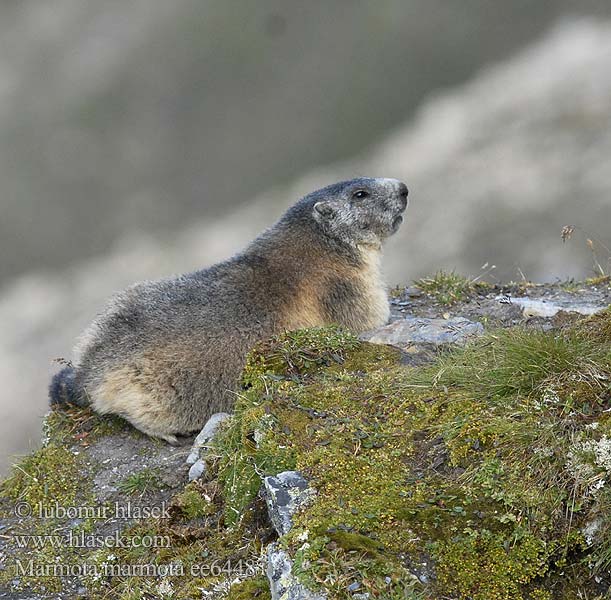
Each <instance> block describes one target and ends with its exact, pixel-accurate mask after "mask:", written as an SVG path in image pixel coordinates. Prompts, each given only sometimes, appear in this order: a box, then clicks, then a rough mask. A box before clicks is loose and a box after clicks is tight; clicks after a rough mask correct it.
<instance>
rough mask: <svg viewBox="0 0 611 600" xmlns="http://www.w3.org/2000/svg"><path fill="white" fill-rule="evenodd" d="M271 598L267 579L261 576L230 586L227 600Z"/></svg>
mask: <svg viewBox="0 0 611 600" xmlns="http://www.w3.org/2000/svg"><path fill="white" fill-rule="evenodd" d="M271 597H272V596H271V594H270V591H269V583H268V582H267V578H266V577H265V576H264V575H261V576H259V577H256V578H253V579H247V580H246V581H243V582H242V583H238V584H234V585H232V586H231V589H230V590H229V594H228V595H227V600H254V599H259V600H271Z"/></svg>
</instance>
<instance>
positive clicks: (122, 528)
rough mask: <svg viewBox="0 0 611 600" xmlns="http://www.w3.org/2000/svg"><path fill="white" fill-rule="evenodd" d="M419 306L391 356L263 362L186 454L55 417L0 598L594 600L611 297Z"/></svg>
mask: <svg viewBox="0 0 611 600" xmlns="http://www.w3.org/2000/svg"><path fill="white" fill-rule="evenodd" d="M448 282H449V283H448ZM446 285H451V289H447V288H445V287H444V286H446ZM422 286H423V287H422V288H419V289H415V288H414V287H413V286H412V287H410V288H400V289H397V290H395V292H394V295H393V311H392V320H391V324H390V326H394V327H395V332H394V334H393V337H392V342H393V344H394V347H391V346H387V345H386V344H384V343H381V344H372V343H365V342H358V341H357V340H356V338H354V336H351V335H349V334H347V333H346V332H340V331H338V330H334V329H329V330H324V329H323V330H305V331H302V332H292V333H287V334H285V336H280V337H279V338H278V339H274V340H272V341H271V343H269V344H265V345H262V347H261V348H265V352H267V353H269V354H266V355H263V354H260V352H261V351H262V350H261V349H259V350H255V351H253V354H252V355H251V358H250V359H249V362H248V364H247V367H246V370H245V373H244V377H245V382H247V384H248V385H247V386H246V387H245V389H244V390H243V393H242V394H240V398H239V400H238V402H237V404H236V410H235V413H234V414H233V415H232V416H231V417H227V415H216V416H215V417H214V418H213V419H211V421H210V423H208V424H207V425H206V427H204V429H203V431H202V432H201V433H200V435H199V436H197V438H196V440H194V442H195V443H194V445H193V446H192V447H191V445H190V444H187V445H184V446H181V447H174V446H168V445H166V444H163V443H159V442H158V441H156V440H153V439H150V438H147V437H146V436H144V435H142V434H140V433H139V432H137V431H135V430H134V429H133V428H131V427H130V426H129V425H127V424H126V423H125V422H124V421H122V420H121V419H118V418H111V417H101V416H99V415H96V414H94V413H92V412H90V411H89V410H87V409H76V408H74V409H71V410H69V411H68V412H64V411H53V412H52V413H50V414H49V416H48V417H47V419H46V435H45V442H44V446H43V448H42V449H41V450H39V451H37V452H35V453H33V454H32V455H30V456H27V457H26V458H25V459H24V460H23V461H22V462H21V463H20V464H19V465H18V466H17V467H16V468H15V469H14V470H13V473H12V475H11V477H10V478H9V479H8V480H6V481H5V482H3V484H2V494H1V495H0V512H1V517H2V522H1V523H0V528H1V529H0V532H1V533H2V535H1V536H0V558H1V559H2V561H3V562H4V566H5V567H6V568H5V570H4V571H3V572H2V573H1V574H0V598H2V597H5V598H15V597H26V596H27V597H28V598H31V599H32V600H42V599H44V598H76V597H80V598H83V599H84V598H91V597H99V596H100V595H109V596H108V597H117V598H120V597H121V594H125V593H127V591H128V590H129V591H130V592H134V586H135V589H137V590H138V592H139V593H144V594H149V595H152V596H153V597H160V598H165V597H168V598H169V597H172V598H177V599H182V598H184V599H190V598H192V597H193V594H194V593H195V591H194V590H197V592H198V593H200V592H202V590H203V591H204V592H205V594H207V595H205V597H207V598H211V599H214V598H219V599H220V598H229V599H230V600H238V599H240V600H241V599H243V598H269V597H271V598H272V599H273V600H319V599H323V598H342V599H344V598H346V599H348V598H349V599H350V600H354V599H355V598H358V599H364V598H367V597H370V598H371V597H375V594H376V593H387V594H388V595H389V596H392V595H393V594H394V595H397V594H404V595H405V594H407V595H408V596H409V594H417V593H421V592H426V593H427V594H428V595H429V597H431V598H436V597H448V596H451V597H456V598H477V600H484V599H485V600H487V599H488V598H490V597H496V596H497V595H498V594H500V593H501V592H502V593H503V594H505V597H506V598H507V599H508V600H526V599H527V598H528V600H530V599H531V598H532V597H533V596H532V595H529V594H531V592H533V593H534V592H536V595H535V596H534V597H535V598H551V597H553V598H555V599H556V598H558V599H559V600H560V599H561V600H569V599H570V600H572V598H574V597H576V596H575V595H574V593H576V592H575V590H576V589H577V588H579V589H580V590H582V591H583V590H588V593H590V592H591V593H594V591H597V592H600V593H603V592H604V591H605V590H606V589H607V588H606V586H607V580H606V577H607V575H606V571H605V570H604V568H602V567H600V565H599V566H598V567H597V566H596V565H597V564H599V563H598V561H599V560H602V559H603V557H604V556H605V552H608V548H609V545H610V544H611V541H610V540H611V530H610V529H609V528H608V526H607V524H606V522H605V521H604V519H601V517H600V514H601V513H600V511H601V510H602V508H603V507H604V506H605V502H606V501H607V499H608V498H610V497H611V496H609V494H610V492H609V490H608V486H607V483H606V482H607V480H608V475H609V473H611V463H610V462H609V439H610V438H611V434H610V433H609V431H610V429H609V428H610V427H611V422H610V421H609V417H608V409H607V406H608V402H609V395H608V381H609V377H611V363H609V356H608V343H609V342H608V340H609V335H611V325H610V324H609V311H608V310H605V307H606V306H608V305H609V304H610V303H611V285H610V281H609V279H608V278H599V279H597V280H592V281H589V282H585V283H581V284H575V283H572V284H571V285H570V286H566V285H552V286H543V285H533V284H523V285H507V286H491V285H483V284H476V283H473V282H471V281H469V280H458V279H457V278H456V277H453V278H452V279H448V278H445V277H441V276H440V277H437V278H432V279H428V280H426V281H425V282H423V283H422ZM459 298H460V299H459ZM533 306H539V307H540V306H544V307H545V310H544V311H541V313H539V314H534V313H533V310H532V307H533ZM554 307H561V308H562V310H559V311H555V310H551V309H552V308H554ZM584 313H585V314H584ZM404 322H406V323H407V325H405V326H404V325H403V323H404ZM415 323H417V324H420V325H423V324H424V325H426V326H419V327H418V328H417V331H416V333H417V336H416V337H415V336H414V329H413V327H412V326H413V325H414V324H415ZM457 325H458V326H459V331H460V328H461V327H463V326H465V327H466V329H467V331H468V332H470V333H469V336H468V337H469V339H468V340H464V339H461V337H460V336H458V337H453V335H449V334H450V333H451V332H452V328H453V327H455V326H457ZM463 329H464V327H463ZM387 331H388V327H385V328H382V329H381V330H380V331H378V332H372V333H371V334H370V339H376V336H381V335H383V334H385V332H387ZM446 334H447V335H446ZM473 334H475V335H473ZM440 335H441V336H442V337H441V338H440ZM440 350H441V351H440ZM199 463H201V464H202V465H205V468H204V469H202V472H201V473H199V474H198V476H197V477H195V476H193V473H192V470H193V467H194V466H195V465H197V464H199ZM190 470H191V473H190ZM190 479H192V481H190V482H189V480H190ZM552 481H553V485H551V482H552ZM569 492H570V494H572V495H567V494H569ZM575 494H577V495H578V497H576V496H574V495H575ZM558 506H562V507H563V509H562V510H558ZM558 536H560V537H558ZM52 540H53V542H52ZM566 544H568V545H569V546H568V547H569V552H568V553H567V554H566V555H563V556H564V558H562V560H561V559H560V558H559V557H560V555H559V554H558V552H560V549H561V548H565V547H567V546H566ZM586 555H587V556H586ZM586 558H587V560H586ZM58 565H62V568H66V569H68V570H67V571H61V570H60V567H58ZM569 567H570V568H569ZM121 569H123V571H122V570H121ZM143 569H144V571H143ZM146 569H148V571H146ZM134 573H139V575H137V577H135V576H134ZM575 586H577V588H576V587H575ZM4 590H6V591H4ZM480 590H481V591H480ZM552 592H553V595H551V596H550V595H549V594H550V593H552ZM3 594H4V595H3ZM436 594H437V595H436ZM478 594H479V595H478ZM546 594H548V595H547V596H546ZM563 594H564V595H563ZM572 594H573V595H572ZM113 595H114V596H113ZM200 595H201V594H200Z"/></svg>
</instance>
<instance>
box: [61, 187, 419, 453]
mask: <svg viewBox="0 0 611 600" xmlns="http://www.w3.org/2000/svg"><path fill="white" fill-rule="evenodd" d="M406 206H407V187H406V186H405V184H403V183H401V182H400V181H397V180H395V179H371V178H361V179H354V180H351V181H346V182H342V183H337V184H334V185H331V186H329V187H326V188H323V189H321V190H318V191H316V192H313V193H312V194H309V195H308V196H305V197H304V198H302V199H301V200H300V201H299V202H297V203H296V204H295V205H294V206H293V207H292V208H290V209H289V210H288V211H287V212H286V213H285V215H284V216H283V217H282V218H281V219H280V221H278V222H277V223H276V224H275V225H274V226H273V227H271V228H270V229H269V230H267V231H265V232H264V233H263V234H261V235H260V236H259V237H258V238H257V239H255V240H254V241H253V242H252V243H251V244H250V246H248V247H247V248H246V249H245V250H244V251H243V252H242V253H240V254H237V255H236V256H234V257H233V258H231V259H229V260H227V261H225V262H223V263H220V264H217V265H215V266H213V267H210V268H208V269H203V270H201V271H195V272H193V273H189V274H186V275H182V276H180V277H177V278H171V279H163V280H159V281H146V282H143V283H138V284H136V285H134V286H132V287H130V288H128V289H127V290H125V291H124V292H122V293H120V294H118V295H117V296H115V297H113V298H112V299H111V300H110V302H109V303H108V305H107V306H106V308H105V310H104V312H103V313H102V314H101V315H100V316H99V317H98V318H97V319H96V320H95V321H94V322H93V323H92V324H91V325H90V327H89V328H88V329H87V330H86V331H85V332H84V334H83V335H82V337H81V339H80V341H79V343H78V345H77V348H76V355H77V356H76V359H75V361H74V366H73V367H67V368H65V369H63V370H62V371H60V372H59V373H58V374H57V375H55V377H54V378H53V381H52V383H51V386H50V398H51V403H52V404H55V403H61V402H72V403H76V404H91V405H92V406H93V408H94V409H95V410H96V411H98V412H100V413H115V414H118V415H121V416H122V417H124V418H125V419H127V420H128V421H129V422H130V423H132V424H133V425H134V426H135V427H137V428H138V429H140V430H141V431H143V432H144V433H147V434H149V435H152V436H156V437H160V438H163V439H165V440H167V441H169V442H171V443H174V442H176V437H175V436H176V435H177V434H182V435H186V434H189V433H191V432H194V431H196V430H199V429H201V427H202V425H203V424H204V423H205V422H206V420H207V419H208V418H209V417H210V416H211V415H212V414H213V413H216V412H221V411H227V410H230V409H231V408H232V406H233V403H234V395H235V390H236V386H237V382H238V379H239V375H240V373H241V370H242V368H243V366H244V361H245V358H246V355H247V353H248V351H249V350H250V348H252V346H253V345H254V344H255V343H256V342H257V341H258V340H261V339H264V338H268V337H271V336H272V335H275V334H277V333H280V332H282V331H285V330H290V329H298V328H302V327H314V326H322V325H328V324H331V323H337V324H340V325H343V326H345V327H347V328H349V329H351V330H353V331H355V332H361V331H365V330H368V329H372V328H374V327H377V326H379V325H382V324H384V323H385V322H386V321H387V319H388V316H389V307H388V299H387V296H386V291H385V288H384V284H383V282H382V280H381V275H380V267H379V261H380V256H381V246H382V242H383V241H384V239H386V238H387V237H388V236H390V235H392V234H393V233H395V231H396V230H397V229H398V228H399V226H400V224H401V222H402V217H401V215H402V213H403V212H404V210H405V208H406Z"/></svg>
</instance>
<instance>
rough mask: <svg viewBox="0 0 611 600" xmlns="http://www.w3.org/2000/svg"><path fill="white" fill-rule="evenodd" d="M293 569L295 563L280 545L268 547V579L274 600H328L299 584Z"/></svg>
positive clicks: (324, 596)
mask: <svg viewBox="0 0 611 600" xmlns="http://www.w3.org/2000/svg"><path fill="white" fill-rule="evenodd" d="M292 568H293V561H292V560H291V559H290V557H289V555H288V554H287V553H286V552H285V551H284V550H282V549H280V548H279V547H278V544H270V545H269V546H268V547H267V578H268V579H269V587H270V591H271V594H272V600H326V598H327V596H326V595H322V594H318V593H315V592H311V591H310V590H308V589H307V588H306V587H304V586H303V585H302V584H301V583H299V581H298V580H297V578H296V577H295V576H294V575H293V573H292Z"/></svg>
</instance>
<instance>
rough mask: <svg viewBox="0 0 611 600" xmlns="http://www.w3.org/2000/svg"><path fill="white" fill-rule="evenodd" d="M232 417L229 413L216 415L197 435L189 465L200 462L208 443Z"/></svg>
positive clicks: (188, 460) (189, 457) (188, 459)
mask: <svg viewBox="0 0 611 600" xmlns="http://www.w3.org/2000/svg"><path fill="white" fill-rule="evenodd" d="M230 416H231V415H230V414H229V413H215V414H214V415H212V416H211V417H210V418H209V419H208V421H207V422H206V424H205V425H204V427H203V429H202V430H201V431H200V432H199V433H198V434H197V437H196V438H195V440H194V441H193V447H192V448H191V452H190V454H189V456H188V457H187V464H188V465H192V464H194V463H196V462H197V461H198V460H199V458H200V454H201V450H202V448H205V447H206V445H207V444H208V442H210V440H212V439H213V438H214V436H215V435H216V432H217V431H218V428H219V427H220V425H221V423H223V422H224V421H226V420H227V419H228V418H229V417H230ZM190 474H191V472H189V476H190Z"/></svg>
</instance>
